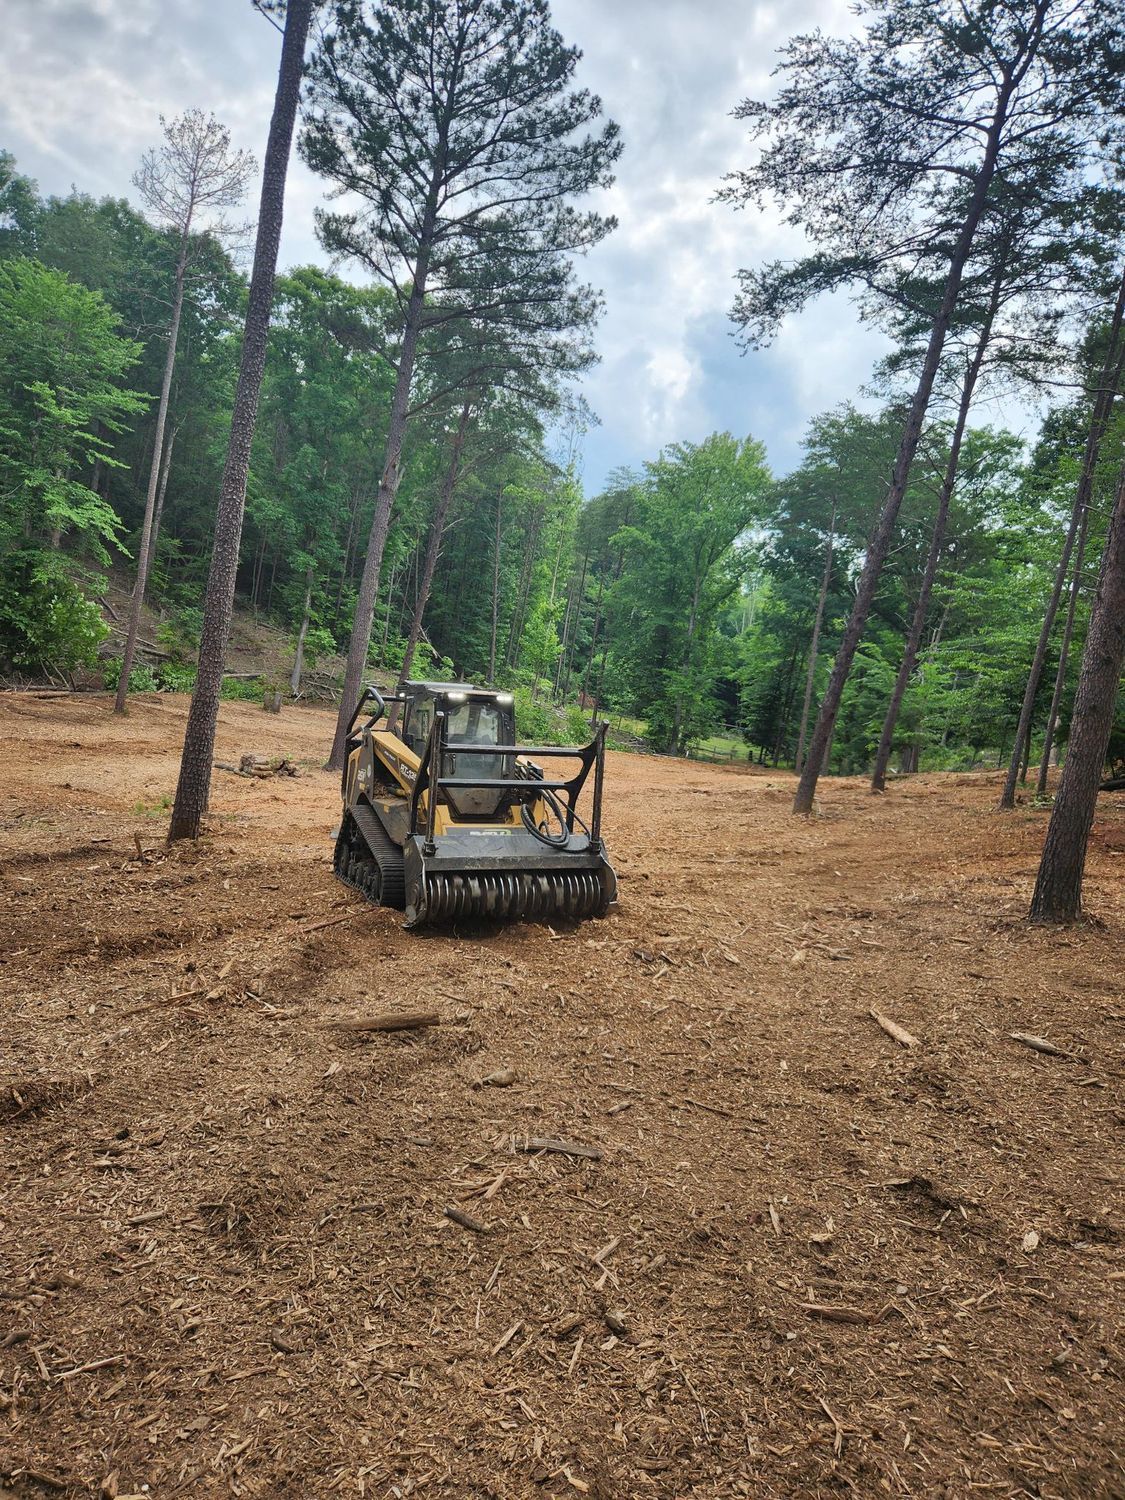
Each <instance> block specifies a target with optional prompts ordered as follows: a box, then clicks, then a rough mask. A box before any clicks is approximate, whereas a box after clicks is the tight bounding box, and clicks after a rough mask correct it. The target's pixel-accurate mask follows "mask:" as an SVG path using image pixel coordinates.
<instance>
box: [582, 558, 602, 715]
mask: <svg viewBox="0 0 1125 1500" xmlns="http://www.w3.org/2000/svg"><path fill="white" fill-rule="evenodd" d="M603 587H604V583H603V580H602V579H600V578H599V579H598V597H597V600H596V601H595V604H594V631H593V634H592V635H591V637H590V655H589V656H588V657H587V658H586V670H585V671H584V672H583V673H582V686H581V688H580V689H579V697H580V699H581V701H582V702H583V703H585V701H586V692H587V689H588V687H589V685H590V669H591V668H592V667H593V665H594V657H595V655H596V654H597V649H598V634H599V632H600V630H601V628H602V589H603Z"/></svg>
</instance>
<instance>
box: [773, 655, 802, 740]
mask: <svg viewBox="0 0 1125 1500" xmlns="http://www.w3.org/2000/svg"><path fill="white" fill-rule="evenodd" d="M799 654H800V647H799V646H794V647H793V651H792V654H791V655H790V657H789V668H788V671H787V672H786V674H785V694H784V697H783V698H782V703H781V714H780V716H779V718H778V721H777V734H776V735H775V736H774V742H773V755H772V758H771V761H770V764H771V765H774V766H776V765H777V763H778V761H779V760H780V759H781V752H782V749H783V747H784V745H785V739H786V735H787V733H788V730H789V716H790V714H791V713H792V712H793V698H794V696H795V694H796V690H797V659H798V656H799Z"/></svg>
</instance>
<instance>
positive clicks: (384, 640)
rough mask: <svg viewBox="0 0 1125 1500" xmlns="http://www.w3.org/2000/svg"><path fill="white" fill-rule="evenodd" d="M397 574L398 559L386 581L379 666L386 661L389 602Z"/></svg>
mask: <svg viewBox="0 0 1125 1500" xmlns="http://www.w3.org/2000/svg"><path fill="white" fill-rule="evenodd" d="M397 573H398V559H397V558H396V559H395V560H394V562H393V563H391V576H390V578H389V579H388V580H387V608H386V611H385V612H384V615H383V636H382V639H381V640H380V642H379V665H380V666H382V665H383V663H384V662H385V661H386V659H387V641H388V640H389V639H390V634H391V600H392V599H393V598H394V596H395V575H396V574H397Z"/></svg>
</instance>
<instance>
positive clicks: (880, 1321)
mask: <svg viewBox="0 0 1125 1500" xmlns="http://www.w3.org/2000/svg"><path fill="white" fill-rule="evenodd" d="M185 713H186V701H185V700H181V699H161V700H156V699H151V700H142V701H138V702H136V703H135V704H134V706H133V708H132V710H131V713H130V715H129V719H128V722H127V723H125V724H123V723H119V722H115V721H114V720H113V718H112V717H111V715H110V713H109V703H108V701H107V700H106V699H104V698H102V697H91V696H85V697H80V698H75V699H70V700H67V699H58V698H56V699H41V698H34V697H30V696H5V697H4V698H2V699H0V830H2V834H0V838H2V843H0V850H2V857H3V867H2V879H0V911H2V920H0V927H2V932H0V939H2V944H3V951H2V963H0V989H2V991H3V1005H2V1008H0V1067H2V1087H0V1135H2V1170H3V1178H2V1183H3V1189H2V1196H0V1476H2V1477H0V1491H4V1489H5V1485H4V1480H6V1481H7V1486H8V1488H7V1491H6V1492H7V1493H12V1494H17V1495H20V1496H22V1497H31V1496H34V1497H37V1500H38V1497H41V1496H48V1495H53V1496H59V1495H62V1496H71V1495H73V1496H79V1495H81V1496H87V1495H105V1496H113V1495H118V1496H125V1495H138V1496H139V1495H140V1494H142V1493H143V1494H147V1495H148V1496H150V1497H164V1496H170V1495H188V1496H219V1495H224V1496H225V1495H228V1494H234V1495H252V1496H265V1497H273V1496H277V1497H320V1496H335V1495H353V1496H354V1495H368V1496H392V1495H393V1496H404V1495H412V1494H445V1495H450V1496H457V1497H460V1496H472V1497H483V1496H497V1497H523V1496H535V1495H540V1496H544V1497H549V1496H553V1497H568V1500H574V1497H577V1496H581V1495H588V1496H591V1497H596V1500H611V1497H612V1500H619V1497H620V1500H624V1497H632V1496H638V1497H680V1496H684V1497H686V1496H701V1497H720V1496H722V1497H726V1496H736V1495H751V1496H766V1497H769V1496H785V1497H790V1496H793V1497H796V1496H815V1495H832V1494H836V1493H838V1492H850V1493H852V1494H858V1495H881V1494H889V1495H911V1496H939V1497H963V1496H964V1497H967V1496H971V1495H977V1494H993V1495H997V1496H1009V1495H1012V1496H1014V1495H1033V1496H1040V1497H1047V1496H1082V1497H1087V1496H1110V1495H1116V1496H1121V1495H1123V1494H1125V1477H1123V1475H1125V1469H1123V1464H1125V1421H1123V1418H1125V1402H1123V1392H1122V1383H1121V1376H1122V1370H1121V1344H1120V1336H1121V1334H1120V1321H1119V1319H1120V1302H1121V1296H1122V1292H1123V1290H1125V1281H1123V1280H1122V1278H1123V1276H1125V1269H1123V1260H1122V1257H1121V1247H1122V1236H1123V1233H1125V1229H1123V1226H1122V1220H1121V1213H1120V1211H1121V1196H1120V1177H1119V1173H1120V1167H1121V1157H1122V1152H1121V1139H1122V1137H1121V1125H1122V1120H1123V1113H1122V1100H1121V1094H1120V1079H1121V1073H1120V1063H1121V1052H1120V1042H1121V1036H1122V1022H1123V1020H1125V995H1123V992H1122V975H1123V968H1125V963H1123V960H1125V942H1123V939H1125V882H1123V876H1125V805H1123V802H1122V799H1111V798H1109V797H1105V798H1103V799H1102V801H1103V806H1102V809H1101V815H1100V818H1099V822H1098V825H1097V828H1096V832H1095V838H1094V849H1093V853H1092V858H1091V865H1090V873H1089V879H1088V887H1087V895H1088V907H1089V909H1090V911H1091V913H1092V914H1095V915H1096V916H1097V917H1098V918H1100V919H1101V923H1102V925H1089V926H1086V927H1084V928H1082V929H1081V930H1078V931H1074V932H1069V933H1059V932H1048V931H1039V930H1031V929H1028V928H1027V927H1026V926H1024V925H1023V923H1022V921H1021V917H1022V914H1023V912H1024V910H1025V908H1026V904H1027V899H1028V895H1029V892H1030V888H1031V883H1032V879H1033V875H1034V870H1035V864H1036V859H1037V852H1038V846H1039V842H1040V840H1041V837H1042V831H1043V824H1044V819H1045V814H1044V813H1043V812H1042V811H1039V810H1033V809H1030V808H1023V809H1021V810H1019V811H1017V812H1016V813H1015V814H1014V815H1009V816H1001V815H1000V814H998V813H996V812H995V811H994V810H993V808H994V804H995V799H996V795H997V790H998V788H997V784H996V781H995V778H992V777H990V776H969V777H959V778H954V777H919V778H916V779H913V780H911V781H910V782H909V783H906V784H901V785H897V786H895V787H893V788H892V790H891V792H890V794H889V795H888V796H887V798H886V799H885V800H883V801H875V800H873V799H872V798H871V797H870V796H869V794H868V793H867V791H866V789H865V787H864V786H863V785H862V784H860V783H858V782H841V781H831V782H827V783H825V784H824V786H823V788H822V790H823V796H822V801H821V809H820V815H819V816H818V817H816V818H815V819H813V820H811V821H808V822H804V821H796V820H794V819H792V818H791V817H790V815H789V811H788V807H789V800H790V795H791V782H790V780H789V778H788V777H785V776H783V775H780V774H773V775H769V774H762V773H755V772H750V771H748V770H746V769H745V768H743V769H741V770H731V769H726V768H717V767H705V766H701V765H696V764H691V763H685V762H677V761H661V760H653V759H648V758H644V757H632V756H622V755H618V756H614V757H611V765H610V775H609V784H608V801H607V814H606V825H607V835H608V838H609V841H610V850H611V854H612V856H613V857H614V861H615V863H616V865H617V867H618V871H619V874H620V877H621V901H620V905H619V907H618V909H617V910H616V911H615V913H614V914H613V915H612V916H611V917H610V918H608V919H607V920H606V921H604V922H594V923H590V924H588V925H586V926H584V927H582V928H580V929H579V930H577V931H565V932H562V931H560V932H555V933H552V932H550V931H548V930H546V929H543V928H537V927H530V926H517V927H512V928H509V929H507V930H502V931H498V932H497V931H464V932H459V933H446V934H434V933H428V934H425V935H411V934H409V933H405V932H403V931H402V930H401V929H400V927H399V925H398V921H397V919H396V917H395V916H394V915H393V914H391V913H389V912H377V911H374V910H370V909H364V908H362V907H361V905H360V904H359V901H358V898H357V897H356V896H354V895H353V894H352V893H351V892H350V891H348V890H346V889H345V888H344V887H342V886H340V885H339V884H337V883H335V882H334V881H333V878H332V874H331V868H330V849H331V843H330V832H331V830H332V829H333V828H334V826H335V822H336V817H337V791H336V784H335V780H334V778H332V777H330V776H329V775H327V774H326V773H324V772H322V771H320V770H319V769H316V767H317V766H318V764H319V761H320V759H321V758H322V755H323V751H324V746H325V744H326V742H327V738H328V731H329V718H328V716H327V715H325V714H323V713H319V712H316V711H312V710H305V711H302V710H287V711H286V712H284V713H283V714H282V716H281V718H280V719H274V718H271V717H268V716H266V715H264V714H262V713H261V711H260V710H256V709H253V708H251V707H247V706H242V705H235V704H231V705H226V706H224V710H223V718H222V724H221V733H220V743H219V749H218V754H219V756H220V757H221V758H224V759H232V760H234V759H237V757H238V755H239V753H241V752H243V751H257V752H260V753H264V754H277V755H282V754H286V755H289V756H291V757H295V758H297V759H299V760H301V761H302V762H303V763H305V765H306V767H307V774H305V775H304V776H303V777H301V778H300V779H298V780H276V781H250V780H245V779H239V778H237V777H235V776H231V775H226V774H223V773H219V772H217V773H216V776H215V782H214V799H213V800H214V806H213V817H212V832H211V835H210V836H209V837H208V838H207V840H206V841H205V842H203V843H202V844H201V845H200V847H199V848H189V849H184V848H177V849H175V850H174V851H173V852H171V853H168V852H166V851H165V849H164V847H163V842H162V841H163V834H164V828H165V823H166V814H165V813H164V812H156V813H154V812H153V810H154V809H158V808H159V804H160V801H161V799H162V798H163V797H165V796H166V795H167V794H169V793H170V792H171V791H172V788H173V785H174V778H175V770H176V753H177V749H178V745H179V742H180V737H181V735H182V731H183V724H184V718H185ZM134 835H139V836H140V839H141V841H142V847H143V849H144V859H143V860H141V859H138V856H137V849H136V846H135V842H134ZM333 917H344V918H345V920H342V921H338V922H334V923H332V925H319V926H318V925H317V924H324V923H325V922H326V920H327V919H329V918H333ZM174 996H175V997H177V998H173V997H174ZM399 1007H401V1008H402V1009H418V1008H429V1007H432V1008H434V1009H436V1010H438V1011H439V1012H440V1015H441V1018H442V1019H441V1024H440V1025H439V1026H437V1027H434V1028H433V1029H431V1030H429V1031H426V1032H421V1033H414V1034H399V1035H395V1036H386V1035H383V1036H375V1037H371V1038H369V1039H362V1040H356V1039H354V1038H353V1037H352V1036H350V1035H348V1034H347V1033H344V1032H341V1031H339V1030H334V1029H332V1027H331V1026H330V1024H329V1023H331V1022H333V1021H336V1020H340V1019H342V1018H346V1017H356V1016H362V1015H365V1014H370V1013H372V1012H376V1011H385V1010H388V1009H395V1008H399ZM872 1008H875V1009H877V1010H879V1011H881V1012H882V1013H883V1014H885V1015H886V1016H888V1017H890V1018H891V1019H892V1020H893V1021H895V1022H897V1023H899V1024H900V1025H901V1026H904V1027H906V1028H908V1029H909V1031H910V1032H912V1033H913V1034H914V1036H915V1037H917V1038H918V1039H919V1041H920V1045H919V1046H918V1047H917V1048H915V1049H908V1048H904V1047H902V1046H900V1045H898V1044H897V1043H896V1042H895V1041H894V1040H892V1039H891V1037H890V1036H888V1035H886V1034H885V1033H884V1032H883V1031H882V1030H881V1029H880V1028H879V1027H878V1025H877V1024H876V1023H875V1021H874V1020H872V1018H871V1016H870V1014H869V1012H870V1010H871V1009H872ZM1013 1032H1025V1033H1033V1034H1035V1035H1037V1036H1040V1037H1044V1038H1047V1039H1049V1041H1050V1042H1051V1043H1053V1044H1054V1045H1055V1046H1056V1047H1058V1048H1059V1049H1061V1050H1062V1051H1063V1052H1064V1053H1065V1054H1067V1055H1066V1056H1051V1055H1044V1054H1042V1053H1039V1052H1037V1051H1034V1050H1031V1049H1030V1048H1029V1047H1027V1046H1025V1045H1022V1044H1021V1043H1020V1042H1018V1041H1016V1040H1013V1039H1012V1036H1011V1033H1013ZM501 1068H511V1069H514V1070H515V1072H516V1073H517V1075H518V1081H517V1082H516V1083H514V1084H513V1085H511V1086H510V1087H507V1088H502V1087H476V1086H475V1085H476V1084H477V1083H478V1081H479V1080H480V1079H481V1078H483V1077H484V1076H485V1075H487V1074H489V1073H490V1072H493V1071H494V1070H497V1069H501ZM528 1136H551V1137H563V1138H565V1139H567V1140H568V1141H570V1142H578V1143H581V1144H583V1145H586V1146H588V1147H591V1148H595V1150H596V1152H598V1153H600V1156H598V1157H597V1158H596V1159H595V1158H594V1157H578V1156H572V1155H559V1154H528V1153H526V1152H524V1151H521V1150H520V1149H519V1147H520V1146H521V1145H522V1144H524V1143H525V1142H526V1140H527V1137H528ZM447 1206H455V1207H458V1208H460V1209H461V1210H463V1211H464V1212H466V1213H468V1214H470V1215H471V1216H472V1217H473V1218H474V1219H476V1220H478V1221H480V1222H481V1223H483V1224H484V1225H486V1226H487V1230H488V1232H487V1233H485V1234H479V1233H475V1232H473V1231H472V1230H470V1229H466V1228H463V1227H461V1226H460V1225H458V1224H456V1223H453V1222H451V1221H450V1220H449V1219H448V1218H446V1217H444V1215H443V1210H444V1209H445V1208H446V1207H447Z"/></svg>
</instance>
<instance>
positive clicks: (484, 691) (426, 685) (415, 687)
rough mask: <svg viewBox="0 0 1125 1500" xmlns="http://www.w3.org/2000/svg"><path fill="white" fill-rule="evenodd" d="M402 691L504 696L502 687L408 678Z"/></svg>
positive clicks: (440, 694) (410, 692)
mask: <svg viewBox="0 0 1125 1500" xmlns="http://www.w3.org/2000/svg"><path fill="white" fill-rule="evenodd" d="M402 691H404V693H405V694H407V696H411V694H425V696H429V697H441V696H443V693H477V694H478V696H481V697H501V696H502V688H498V687H474V685H472V682H419V681H411V679H408V681H405V682H404V684H402Z"/></svg>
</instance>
